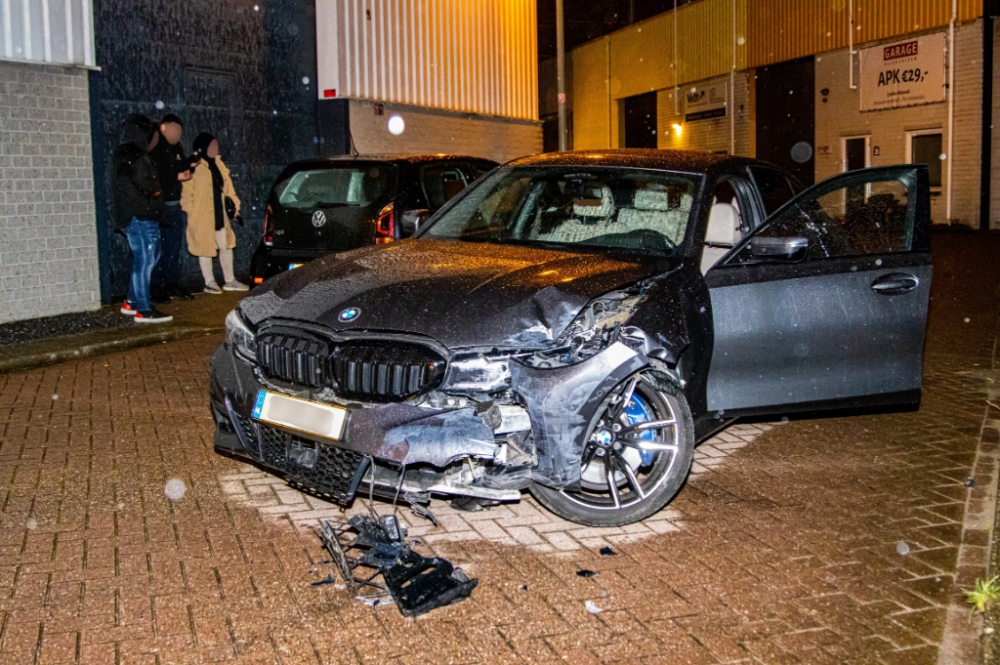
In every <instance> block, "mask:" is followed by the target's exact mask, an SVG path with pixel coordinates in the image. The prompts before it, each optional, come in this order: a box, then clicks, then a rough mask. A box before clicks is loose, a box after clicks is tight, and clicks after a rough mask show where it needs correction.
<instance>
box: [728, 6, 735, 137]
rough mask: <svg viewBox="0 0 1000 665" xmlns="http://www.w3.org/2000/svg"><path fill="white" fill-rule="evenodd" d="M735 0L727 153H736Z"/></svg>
mask: <svg viewBox="0 0 1000 665" xmlns="http://www.w3.org/2000/svg"><path fill="white" fill-rule="evenodd" d="M736 39H737V37H736V0H733V68H732V69H731V70H729V154H730V155H735V154H736Z"/></svg>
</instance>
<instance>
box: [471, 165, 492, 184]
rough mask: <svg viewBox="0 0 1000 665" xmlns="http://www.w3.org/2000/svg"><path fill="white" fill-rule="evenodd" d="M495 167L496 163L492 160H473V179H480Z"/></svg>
mask: <svg viewBox="0 0 1000 665" xmlns="http://www.w3.org/2000/svg"><path fill="white" fill-rule="evenodd" d="M495 168H496V165H495V164H492V163H490V162H472V179H473V180H479V179H480V178H482V177H483V176H484V175H486V174H487V173H489V172H490V171H492V170H493V169H495Z"/></svg>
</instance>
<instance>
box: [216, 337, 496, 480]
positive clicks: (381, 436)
mask: <svg viewBox="0 0 1000 665" xmlns="http://www.w3.org/2000/svg"><path fill="white" fill-rule="evenodd" d="M211 375H212V382H211V385H212V389H211V390H212V402H213V404H215V405H218V406H223V405H224V410H223V409H220V411H223V412H224V413H226V414H227V415H228V416H229V418H230V420H231V421H232V422H233V426H234V429H236V431H237V432H238V433H240V438H241V441H242V442H243V444H244V447H246V448H247V449H248V450H254V449H255V448H256V447H255V446H253V445H252V442H249V441H247V437H248V436H249V435H250V434H249V433H247V432H245V431H243V430H244V427H243V426H242V425H241V423H240V421H241V420H242V421H243V422H251V421H252V417H251V413H252V410H253V404H254V402H255V400H256V398H257V393H258V391H260V390H273V387H271V386H265V385H263V384H262V383H260V382H259V381H258V380H257V378H256V376H255V375H254V371H253V368H252V367H251V365H250V364H249V363H248V362H247V361H245V360H243V359H242V358H239V357H238V356H236V355H235V354H234V353H233V352H232V350H231V349H230V348H229V347H228V345H226V344H223V345H222V346H221V347H220V348H219V350H218V351H216V353H215V355H214V356H213V358H212V364H211ZM279 429H280V428H279ZM287 431H290V432H292V433H293V434H295V435H296V436H300V437H302V438H307V439H311V440H315V441H317V442H319V443H320V444H322V445H331V446H336V447H338V448H343V449H345V450H351V451H354V452H357V453H360V454H362V455H365V456H368V457H371V458H372V459H374V460H381V461H384V462H389V463H393V464H396V465H400V466H403V465H405V466H409V465H414V464H430V465H431V466H434V467H437V468H444V467H446V466H448V465H449V464H452V463H453V462H455V461H458V460H460V459H462V458H465V457H480V458H489V459H492V458H494V457H495V456H496V454H497V453H498V446H497V444H496V441H495V437H494V434H493V431H492V430H491V429H490V427H489V426H488V425H487V424H486V422H485V421H484V420H483V418H482V417H480V416H479V415H477V414H476V412H475V409H474V408H473V407H463V408H459V409H450V410H442V409H433V408H426V407H419V406H413V405H410V404H398V403H397V404H379V405H375V406H368V407H360V408H350V407H349V408H348V415H347V420H346V424H345V428H344V436H343V438H342V439H340V440H336V441H335V440H331V439H326V438H323V437H318V436H310V435H308V434H304V433H302V432H298V431H292V430H287ZM248 444H251V445H248Z"/></svg>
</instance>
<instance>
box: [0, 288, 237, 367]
mask: <svg viewBox="0 0 1000 665" xmlns="http://www.w3.org/2000/svg"><path fill="white" fill-rule="evenodd" d="M243 295H245V294H243V293H229V292H226V293H223V294H222V295H218V296H214V295H208V294H198V295H197V296H195V299H194V300H179V301H178V300H175V301H173V302H170V303H168V304H165V305H158V307H159V309H160V310H161V311H163V312H165V313H167V314H171V315H173V317H174V320H173V321H171V322H170V323H161V324H137V323H134V322H129V321H124V322H123V325H114V326H111V327H102V328H100V329H97V330H89V331H87V332H78V333H73V334H67V335H59V334H57V335H54V336H51V337H44V338H42V339H33V340H31V341H24V342H15V343H13V344H5V345H0V373H5V372H12V371H14V370H19V369H28V368H31V367H41V366H44V365H52V364H55V363H61V362H66V361H68V360H76V359H79V358H87V357H90V356H96V355H101V354H104V353H111V352H113V351H121V350H124V349H131V348H136V347H140V346H146V345H148V344H156V343H162V342H171V341H177V340H182V339H191V338H193V337H201V336H203V335H216V334H218V333H220V332H222V331H223V330H224V322H225V319H226V314H227V313H228V312H229V310H231V309H233V308H234V307H235V306H236V304H237V303H238V302H239V301H240V298H241V297H242V296H243ZM120 306H121V303H115V305H109V306H106V307H105V308H104V309H103V310H102V312H101V314H106V315H107V316H113V315H114V314H115V313H117V311H118V308H119V307H120ZM81 316H86V315H81ZM90 316H91V318H97V319H101V318H105V317H102V316H100V315H98V316H97V317H94V316H93V315H92V314H91V315H90ZM118 316H122V315H120V314H119V315H118ZM122 318H123V319H124V318H125V317H124V316H122ZM105 325H106V324H105ZM70 327H72V326H70Z"/></svg>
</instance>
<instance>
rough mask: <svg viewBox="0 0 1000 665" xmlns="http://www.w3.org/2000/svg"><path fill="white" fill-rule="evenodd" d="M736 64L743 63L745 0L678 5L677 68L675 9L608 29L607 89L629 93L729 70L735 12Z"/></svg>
mask: <svg viewBox="0 0 1000 665" xmlns="http://www.w3.org/2000/svg"><path fill="white" fill-rule="evenodd" d="M734 9H735V12H736V36H737V39H739V38H740V37H743V38H744V44H739V43H737V45H736V60H737V68H743V67H744V66H745V63H746V46H745V37H746V30H747V23H746V19H747V0H735V1H734V0H701V1H700V2H692V3H690V4H687V5H684V6H682V7H681V8H679V9H678V10H677V36H678V45H677V55H678V60H677V67H676V69H675V68H674V66H673V59H674V15H673V12H666V13H664V14H659V15H657V16H655V17H653V18H651V19H649V20H646V21H643V22H641V23H637V24H635V25H633V26H629V27H628V28H625V29H623V30H619V31H617V32H615V33H612V34H611V36H610V40H611V94H612V96H613V97H614V98H615V99H621V98H623V97H631V96H632V95H639V94H642V93H644V92H650V91H652V90H662V89H664V88H669V87H672V86H673V85H674V76H675V72H676V75H677V77H678V79H679V81H678V83H679V84H682V85H683V84H685V83H690V82H692V81H700V80H703V79H707V78H711V77H713V76H719V75H720V74H725V73H727V72H729V71H730V70H731V69H732V67H733V11H734Z"/></svg>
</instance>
